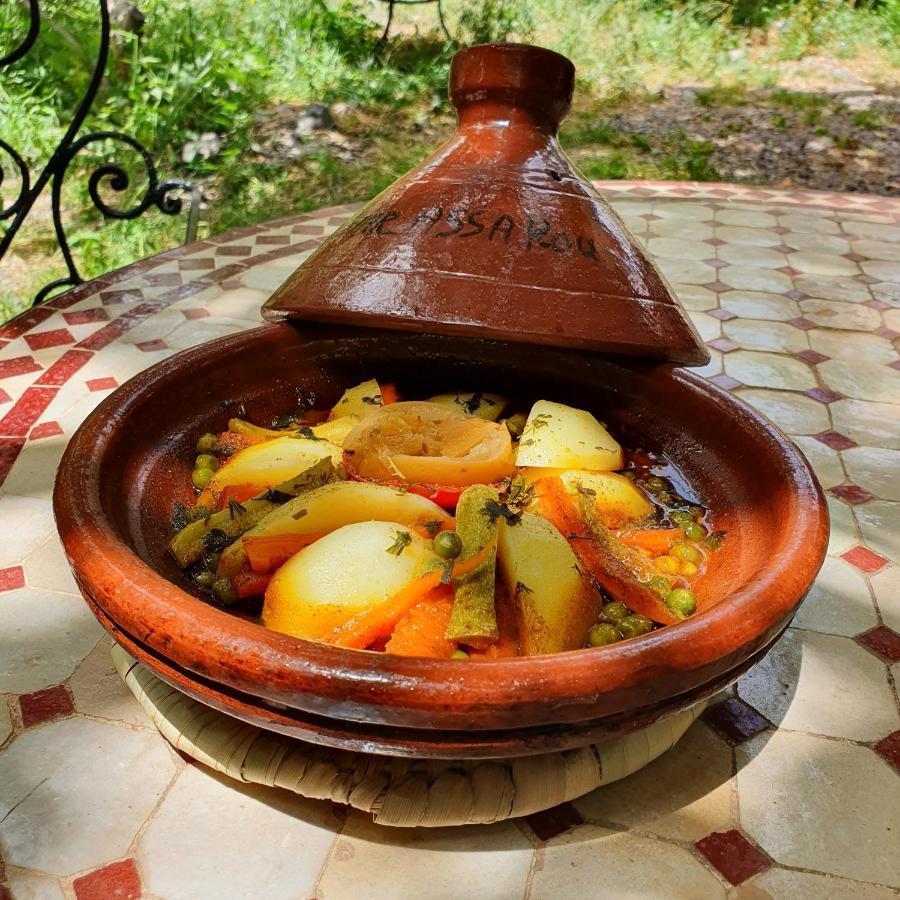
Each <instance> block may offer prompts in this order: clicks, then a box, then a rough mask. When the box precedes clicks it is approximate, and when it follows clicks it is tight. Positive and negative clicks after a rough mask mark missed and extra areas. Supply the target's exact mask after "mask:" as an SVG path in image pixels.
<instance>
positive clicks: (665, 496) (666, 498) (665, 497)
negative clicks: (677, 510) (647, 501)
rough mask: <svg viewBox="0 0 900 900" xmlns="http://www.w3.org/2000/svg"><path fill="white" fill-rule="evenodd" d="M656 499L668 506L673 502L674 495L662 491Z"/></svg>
mask: <svg viewBox="0 0 900 900" xmlns="http://www.w3.org/2000/svg"><path fill="white" fill-rule="evenodd" d="M656 499H657V500H659V502H660V503H665V504H666V505H667V506H668V504H670V503H671V502H672V495H671V494H670V493H669V492H668V491H660V492H659V493H658V494H657V495H656Z"/></svg>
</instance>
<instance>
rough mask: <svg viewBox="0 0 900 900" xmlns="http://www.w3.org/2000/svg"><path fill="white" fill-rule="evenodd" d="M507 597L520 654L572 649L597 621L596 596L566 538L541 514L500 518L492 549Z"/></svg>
mask: <svg viewBox="0 0 900 900" xmlns="http://www.w3.org/2000/svg"><path fill="white" fill-rule="evenodd" d="M497 556H498V559H499V561H500V570H501V571H502V573H503V579H504V581H505V582H506V586H507V588H508V589H509V592H510V594H511V595H512V596H513V599H514V602H515V608H516V618H517V625H518V629H519V646H520V647H521V650H522V653H523V655H525V656H533V655H535V654H537V653H558V652H559V651H561V650H576V649H577V648H579V647H581V646H583V645H584V640H585V637H586V635H587V632H588V629H589V628H590V627H591V625H593V624H594V622H596V621H597V615H598V613H599V610H600V597H599V594H597V592H596V591H594V590H593V589H592V588H591V587H590V585H589V583H588V582H587V580H586V579H585V578H584V576H582V574H581V573H580V571H579V569H578V560H577V559H576V557H575V554H574V553H573V552H572V548H571V547H570V546H569V544H568V541H566V539H565V538H564V537H563V536H562V535H561V534H560V533H559V532H558V531H557V530H556V529H555V528H554V527H553V526H552V525H551V524H550V523H549V522H548V521H547V520H546V519H545V518H543V517H542V516H539V515H537V514H536V513H530V512H526V513H523V514H522V518H521V519H520V520H519V522H518V524H516V525H510V524H508V523H506V522H504V523H503V524H502V525H501V528H500V540H499V544H498V548H497Z"/></svg>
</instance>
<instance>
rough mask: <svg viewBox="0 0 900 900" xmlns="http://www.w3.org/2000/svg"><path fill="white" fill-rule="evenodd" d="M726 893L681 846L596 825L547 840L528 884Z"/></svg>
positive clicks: (621, 891)
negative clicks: (541, 857)
mask: <svg viewBox="0 0 900 900" xmlns="http://www.w3.org/2000/svg"><path fill="white" fill-rule="evenodd" d="M504 896H505V897H511V896H512V894H511V893H510V894H506V895H504ZM724 897H725V888H724V887H723V886H722V883H721V882H720V881H719V879H718V878H717V877H716V876H715V875H713V874H712V872H711V871H710V870H709V869H707V868H706V867H705V866H704V865H703V863H701V862H700V860H699V859H698V858H697V857H696V856H694V855H693V854H692V853H691V852H690V851H688V850H686V849H684V848H683V847H676V846H674V845H672V844H665V843H662V842H661V841H657V840H654V839H653V838H648V837H639V836H637V835H634V834H629V833H627V832H616V831H609V830H608V829H606V828H599V827H597V826H594V825H584V826H582V827H581V828H577V829H575V830H574V831H570V832H568V833H567V834H565V835H562V836H560V837H558V838H554V839H553V840H552V841H550V842H549V844H548V845H547V847H546V849H545V850H544V851H543V861H542V864H541V865H540V866H539V867H535V873H534V879H533V881H532V886H531V900H576V898H578V900H580V898H592V900H699V898H703V900H716V898H724ZM323 900H328V898H327V897H326V898H323Z"/></svg>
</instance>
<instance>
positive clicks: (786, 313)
mask: <svg viewBox="0 0 900 900" xmlns="http://www.w3.org/2000/svg"><path fill="white" fill-rule="evenodd" d="M719 302H720V304H721V306H722V308H723V309H727V310H729V311H730V312H733V313H734V314H735V315H736V316H743V318H745V319H765V320H767V321H770V322H787V321H788V320H789V319H796V318H798V317H799V315H800V305H799V304H798V303H797V301H796V300H789V299H788V298H787V297H784V296H782V295H781V294H767V293H765V292H762V291H723V292H722V293H721V294H720V295H719Z"/></svg>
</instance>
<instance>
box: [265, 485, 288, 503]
mask: <svg viewBox="0 0 900 900" xmlns="http://www.w3.org/2000/svg"><path fill="white" fill-rule="evenodd" d="M262 498H263V500H268V501H269V503H287V502H288V500H290V499H292V497H291V495H290V494H285V493H284V491H276V490H275V488H269V489H268V490H267V491H266V492H265V493H264V494H263V496H262Z"/></svg>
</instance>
